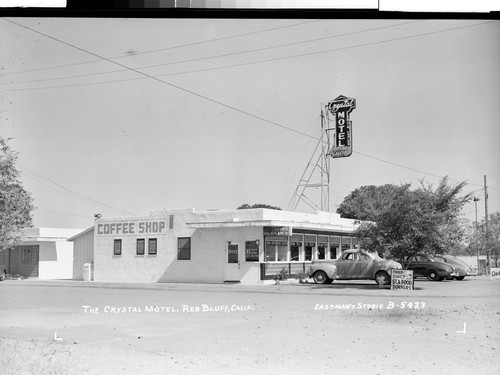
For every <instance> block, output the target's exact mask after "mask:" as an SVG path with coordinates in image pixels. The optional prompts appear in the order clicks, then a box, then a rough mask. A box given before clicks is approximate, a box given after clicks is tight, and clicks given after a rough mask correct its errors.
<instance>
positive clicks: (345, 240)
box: [342, 236, 352, 251]
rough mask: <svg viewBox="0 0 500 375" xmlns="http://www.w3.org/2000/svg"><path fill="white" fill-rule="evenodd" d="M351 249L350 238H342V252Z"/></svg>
mask: <svg viewBox="0 0 500 375" xmlns="http://www.w3.org/2000/svg"><path fill="white" fill-rule="evenodd" d="M347 249H352V237H344V236H342V251H345V250H347Z"/></svg>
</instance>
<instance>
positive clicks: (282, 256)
mask: <svg viewBox="0 0 500 375" xmlns="http://www.w3.org/2000/svg"><path fill="white" fill-rule="evenodd" d="M277 245H278V262H286V261H287V260H288V241H277Z"/></svg>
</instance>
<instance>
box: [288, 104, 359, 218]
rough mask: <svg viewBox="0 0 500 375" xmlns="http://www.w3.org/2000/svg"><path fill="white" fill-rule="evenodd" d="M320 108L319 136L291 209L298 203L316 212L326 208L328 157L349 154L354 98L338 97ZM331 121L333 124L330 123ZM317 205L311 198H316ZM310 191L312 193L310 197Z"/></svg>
mask: <svg viewBox="0 0 500 375" xmlns="http://www.w3.org/2000/svg"><path fill="white" fill-rule="evenodd" d="M325 108H326V116H325V114H324V110H323V107H322V108H321V137H320V139H319V142H318V144H317V145H316V148H315V149H314V152H313V154H312V155H311V158H310V159H309V162H308V163H307V165H306V168H305V169H304V172H303V173H302V176H301V178H300V180H299V183H298V184H297V187H296V189H295V192H294V194H293V197H292V199H291V201H290V204H289V209H291V210H292V211H295V210H296V209H297V206H298V205H299V203H300V202H303V203H305V204H306V205H308V206H309V207H311V208H312V209H314V210H316V211H318V210H319V211H327V212H329V211H330V162H331V159H332V158H342V157H348V156H350V155H351V154H352V122H351V120H350V113H351V112H352V110H353V109H354V108H356V100H355V99H354V98H348V97H345V96H343V95H340V96H338V97H337V98H336V99H334V100H332V101H331V102H330V103H328V104H327V105H326V106H325ZM332 123H333V124H332ZM318 190H319V201H320V204H319V206H318V204H317V203H315V201H317V199H318V197H317V196H318ZM311 194H315V197H314V198H312V197H311Z"/></svg>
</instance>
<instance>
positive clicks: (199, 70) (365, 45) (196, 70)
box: [6, 20, 498, 91]
mask: <svg viewBox="0 0 500 375" xmlns="http://www.w3.org/2000/svg"><path fill="white" fill-rule="evenodd" d="M7 21H9V20H7ZM9 22H11V21H9ZM415 22H416V21H415ZM492 22H498V21H490V22H482V23H478V24H473V25H465V26H460V27H454V28H449V29H444V30H437V31H430V32H427V33H421V34H415V35H409V36H404V37H398V38H392V39H385V40H379V41H375V42H368V43H361V44H356V45H352V46H346V47H339V48H334V49H329V50H322V51H315V52H307V53H302V54H296V55H289V56H283V57H275V58H270V59H263V60H256V61H248V62H243V63H238V64H231V65H222V66H218V67H211V68H203V69H194V70H187V71H181V72H175V73H167V74H157V75H148V74H146V73H143V72H139V71H138V70H136V69H142V68H140V67H139V68H135V69H134V68H129V67H126V66H124V65H122V64H119V63H116V64H117V65H120V66H123V67H125V69H123V70H122V69H120V70H115V71H112V72H109V73H114V72H121V71H125V70H132V71H135V72H138V73H140V74H143V75H144V76H145V77H144V78H153V77H154V78H159V77H168V76H177V75H182V74H191V73H201V72H208V71H214V70H220V69H227V68H235V67H240V66H248V65H254V64H262V63H268V62H273V61H281V60H287V59H295V58H300V57H306V56H311V55H320V54H325V53H331V52H338V51H344V50H349V49H355V48H360V47H367V46H373V45H377V44H381V43H389V42H395V41H401V40H405V39H411V38H417V37H421V36H428V35H432V34H438V33H444V32H449V31H454V30H459V29H464V28H469V27H475V26H481V25H486V24H489V23H492ZM20 26H21V27H25V26H23V25H20ZM35 32H37V31H35ZM42 35H43V34H42ZM103 59H104V58H103ZM107 61H110V60H107ZM110 62H113V61H110ZM93 74H96V75H97V74H102V73H93ZM82 76H86V75H82ZM78 77H79V76H68V77H65V78H78ZM57 79H60V78H55V79H54V80H57ZM135 79H143V78H134V79H120V80H111V81H101V82H93V83H82V84H70V85H61V86H46V87H37V88H26V89H13V90H14V91H28V90H29V91H33V90H46V89H56V88H66V87H79V86H88V85H99V84H106V83H117V82H125V81H130V80H135ZM47 80H52V79H47ZM38 81H44V80H38ZM160 81H161V80H160ZM29 82H30V81H24V82H18V83H29ZM33 82H37V81H33ZM161 82H164V83H167V82H165V81H161ZM14 83H16V82H14ZM6 84H8V83H6ZM167 84H169V83H167ZM169 85H170V84H169Z"/></svg>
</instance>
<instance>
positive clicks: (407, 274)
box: [391, 269, 415, 290]
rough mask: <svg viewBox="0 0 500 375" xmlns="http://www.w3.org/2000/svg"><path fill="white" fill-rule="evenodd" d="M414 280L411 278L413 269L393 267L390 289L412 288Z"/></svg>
mask: <svg viewBox="0 0 500 375" xmlns="http://www.w3.org/2000/svg"><path fill="white" fill-rule="evenodd" d="M414 286H415V280H414V278H413V270H400V269H393V270H392V275H391V289H392V290H413V289H414Z"/></svg>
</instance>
